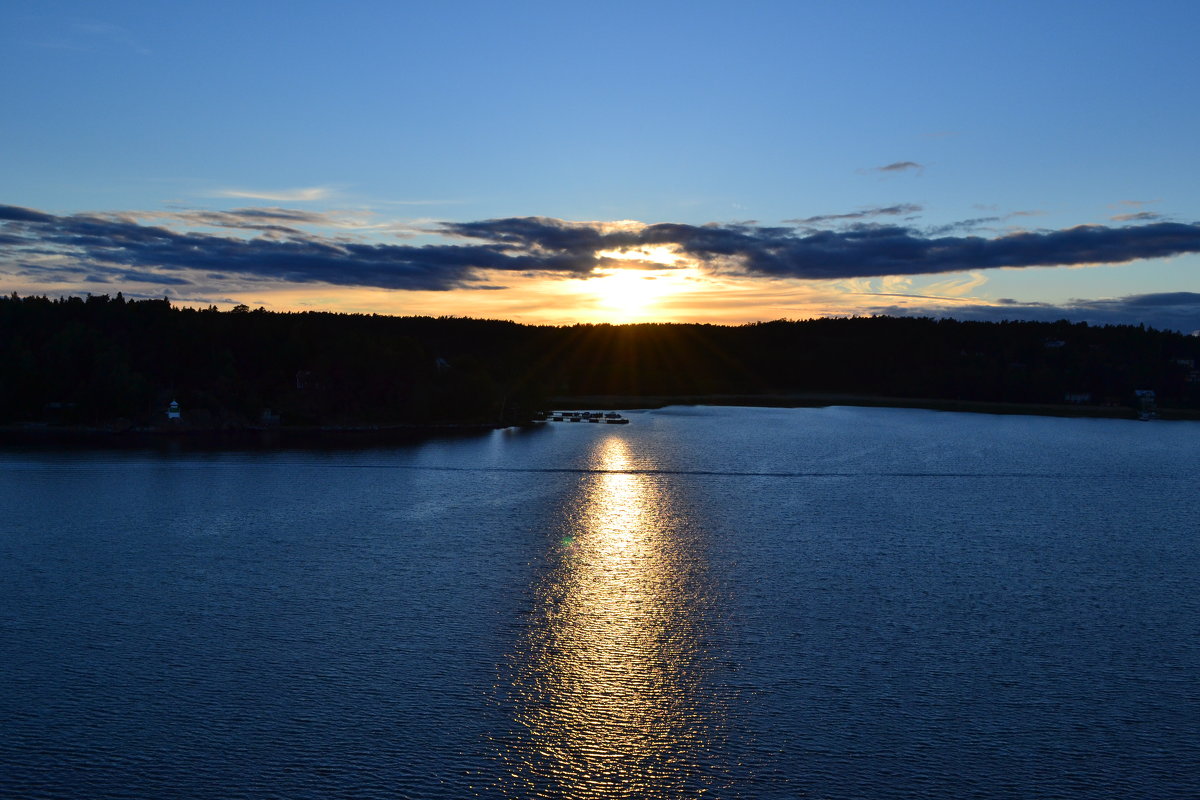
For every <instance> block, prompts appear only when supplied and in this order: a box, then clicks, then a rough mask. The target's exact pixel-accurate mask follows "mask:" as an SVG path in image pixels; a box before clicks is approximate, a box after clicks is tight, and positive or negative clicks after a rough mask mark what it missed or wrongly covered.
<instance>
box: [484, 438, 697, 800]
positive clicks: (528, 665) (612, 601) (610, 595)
mask: <svg viewBox="0 0 1200 800" xmlns="http://www.w3.org/2000/svg"><path fill="white" fill-rule="evenodd" d="M631 462H632V455H631V453H630V451H629V446H628V444H627V443H626V442H625V440H624V439H622V438H621V437H620V436H616V435H614V436H610V437H608V438H606V439H603V440H600V441H598V442H597V445H596V451H595V463H594V465H593V466H594V467H595V468H596V469H597V470H602V471H598V472H595V473H591V474H589V475H588V476H587V478H586V479H585V484H584V485H583V486H582V487H581V492H580V503H579V505H578V514H577V516H576V517H575V519H573V520H572V521H571V522H570V523H569V524H568V530H567V532H566V534H565V535H564V536H563V537H562V538H561V540H560V541H559V547H558V549H557V552H556V553H555V556H554V559H555V560H554V563H553V567H552V569H551V571H550V573H549V574H548V576H547V579H546V580H545V582H544V583H543V584H542V586H541V587H540V591H539V593H538V597H537V601H538V604H539V608H538V612H539V616H537V617H536V618H535V619H536V621H535V623H534V624H533V625H532V627H531V629H530V632H529V636H528V640H527V642H526V643H525V644H526V647H527V650H526V652H523V653H520V654H518V658H519V659H521V666H520V667H519V669H518V673H519V674H518V676H517V677H516V683H517V685H516V687H515V688H516V696H515V699H516V703H517V709H516V716H517V721H518V723H519V729H518V738H519V740H520V742H519V744H518V745H517V746H516V747H515V748H514V750H513V751H512V752H510V753H508V754H507V755H506V758H505V760H507V761H508V762H509V763H508V766H509V768H510V774H509V776H508V778H507V780H506V782H505V783H506V789H508V790H509V792H510V796H514V797H517V796H522V797H527V796H546V797H577V798H599V797H606V798H607V797H643V798H656V797H682V796H693V795H696V794H699V793H701V792H702V791H703V790H704V788H705V787H706V786H708V785H709V783H710V781H711V778H712V777H713V776H711V775H707V774H706V772H705V767H704V763H705V761H706V758H705V756H706V753H710V751H711V740H712V738H713V736H714V735H715V731H716V727H717V720H716V719H715V718H714V714H713V712H712V708H711V704H709V703H706V702H704V701H703V700H702V698H701V694H702V693H701V691H700V688H699V682H700V674H701V672H702V670H701V660H702V654H701V652H700V648H699V644H698V642H699V636H698V630H697V626H698V619H697V618H698V615H699V611H698V605H699V603H698V602H697V597H696V596H695V595H696V590H695V580H694V578H695V572H696V569H697V564H696V559H695V556H694V554H691V553H689V548H687V547H686V546H684V545H683V544H681V542H680V541H679V538H678V537H676V536H674V535H673V534H674V533H675V531H674V527H675V522H674V521H675V519H676V518H677V516H678V515H677V512H676V511H675V510H674V509H673V506H672V503H671V502H670V498H669V497H667V496H665V494H664V489H663V487H662V486H661V485H660V484H659V483H658V482H657V481H656V476H653V475H646V474H639V473H636V472H630V471H629V470H630V468H631V466H632V463H631Z"/></svg>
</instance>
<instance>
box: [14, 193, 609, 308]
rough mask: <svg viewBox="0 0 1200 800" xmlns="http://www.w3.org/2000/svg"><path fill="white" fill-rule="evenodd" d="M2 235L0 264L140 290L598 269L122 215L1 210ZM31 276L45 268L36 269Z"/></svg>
mask: <svg viewBox="0 0 1200 800" xmlns="http://www.w3.org/2000/svg"><path fill="white" fill-rule="evenodd" d="M0 228H2V229H3V230H2V231H0V233H3V235H4V236H6V237H7V241H8V242H9V243H8V244H4V245H0V263H2V262H8V263H18V262H21V261H22V259H24V258H25V257H26V256H28V255H29V254H30V253H41V254H45V253H53V254H55V255H57V256H58V257H59V258H60V259H68V260H70V261H73V262H75V263H77V264H79V265H86V266H87V267H88V268H89V270H91V271H92V272H94V273H97V274H105V273H112V274H121V273H122V272H124V273H127V274H129V275H136V276H137V277H136V279H137V280H142V279H144V278H145V277H147V276H150V275H157V276H158V278H159V282H160V283H163V284H177V283H179V282H180V281H186V280H187V278H186V277H185V276H184V275H180V274H178V273H180V272H186V271H189V270H196V271H203V272H218V273H221V274H225V275H237V276H240V277H243V278H261V279H268V280H275V281H287V282H295V283H308V282H324V283H330V284H335V285H339V286H372V287H378V288H384V289H401V290H429V291H440V290H447V289H455V288H471V287H472V286H473V285H474V284H476V283H477V282H479V281H480V280H481V279H482V273H483V272H484V271H487V270H502V271H520V272H529V271H561V272H586V271H588V270H589V269H590V268H591V264H594V263H595V262H596V258H595V256H592V257H591V258H590V260H589V259H588V258H576V257H571V258H566V257H564V256H563V255H561V254H553V253H551V254H527V253H521V252H513V251H512V248H509V247H507V246H505V245H503V244H498V243H489V244H471V245H421V246H414V245H392V244H364V243H358V242H343V241H337V240H333V239H329V238H325V237H320V236H317V235H314V234H305V235H304V237H303V238H293V239H284V240H280V239H276V238H268V237H258V238H253V239H242V238H233V237H228V236H217V235H212V234H205V233H195V232H182V233H181V232H177V231H172V230H169V229H167V228H164V227H158V226H150V225H142V224H139V223H137V222H136V221H131V220H128V219H125V218H122V217H121V216H120V215H109V216H98V215H89V214H75V215H71V216H53V215H50V214H43V213H41V212H38V211H33V210H31V209H25V208H18V207H14V206H0ZM14 238H15V239H16V240H17V243H16V244H13V243H12V240H13V239H14ZM26 268H27V269H32V270H37V269H39V268H40V267H39V266H38V265H37V264H36V263H27V264H26ZM46 268H47V269H48V267H46ZM146 270H151V271H153V272H146Z"/></svg>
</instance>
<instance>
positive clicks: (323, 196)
mask: <svg viewBox="0 0 1200 800" xmlns="http://www.w3.org/2000/svg"><path fill="white" fill-rule="evenodd" d="M213 194H214V196H215V197H236V198H241V199H246V200H267V201H269V202H272V203H310V202H313V201H315V200H327V199H329V198H330V197H331V196H332V195H333V190H332V189H330V188H329V187H327V186H309V187H302V188H298V189H277V190H258V189H221V190H219V191H216V192H214V193H213Z"/></svg>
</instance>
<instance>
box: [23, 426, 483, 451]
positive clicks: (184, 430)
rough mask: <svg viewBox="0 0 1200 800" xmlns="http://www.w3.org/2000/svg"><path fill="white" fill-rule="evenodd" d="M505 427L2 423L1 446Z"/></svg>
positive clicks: (336, 439) (444, 432)
mask: <svg viewBox="0 0 1200 800" xmlns="http://www.w3.org/2000/svg"><path fill="white" fill-rule="evenodd" d="M502 427H505V426H502V425H499V424H491V423H440V424H422V425H324V426H316V425H305V426H295V427H288V426H283V425H281V426H272V427H258V426H255V427H244V428H189V427H187V426H178V427H169V426H166V425H164V426H160V427H153V428H146V427H136V428H116V427H106V426H103V425H95V426H87V425H48V424H41V423H25V424H15V425H0V447H3V446H6V445H29V444H62V445H81V446H88V447H101V448H104V447H144V446H151V445H159V444H170V445H177V444H182V445H185V446H196V447H199V448H209V447H219V448H220V447H246V448H251V449H255V448H263V449H273V448H283V447H310V446H347V445H349V446H373V445H378V444H389V443H409V442H415V441H421V440H424V439H429V438H431V437H443V436H470V435H478V434H480V433H486V432H488V431H492V430H497V429H499V428H502Z"/></svg>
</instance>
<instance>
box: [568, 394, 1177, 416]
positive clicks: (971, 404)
mask: <svg viewBox="0 0 1200 800" xmlns="http://www.w3.org/2000/svg"><path fill="white" fill-rule="evenodd" d="M549 402H550V405H551V406H552V407H553V408H558V409H563V410H571V409H585V408H594V409H632V408H648V409H652V408H663V407H664V406H674V405H679V406H748V407H752V408H825V407H828V406H864V407H870V408H921V409H927V410H930V411H957V412H963V413H971V414H1029V415H1032V416H1041V417H1095V418H1102V419H1137V417H1138V414H1137V412H1136V411H1135V410H1134V409H1132V408H1130V407H1129V406H1101V405H1074V404H1066V403H1063V404H1050V403H1002V402H992V401H986V400H944V399H938V398H913V397H872V396H870V395H856V394H821V393H778V394H704V395H647V396H644V397H639V396H632V395H587V396H584V395H578V396H562V397H552V398H550V400H549ZM1158 415H1159V417H1158V418H1159V419H1160V420H1200V408H1160V409H1159V411H1158Z"/></svg>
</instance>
